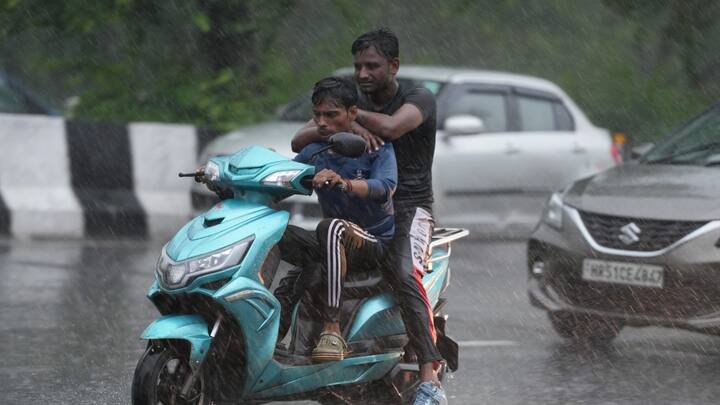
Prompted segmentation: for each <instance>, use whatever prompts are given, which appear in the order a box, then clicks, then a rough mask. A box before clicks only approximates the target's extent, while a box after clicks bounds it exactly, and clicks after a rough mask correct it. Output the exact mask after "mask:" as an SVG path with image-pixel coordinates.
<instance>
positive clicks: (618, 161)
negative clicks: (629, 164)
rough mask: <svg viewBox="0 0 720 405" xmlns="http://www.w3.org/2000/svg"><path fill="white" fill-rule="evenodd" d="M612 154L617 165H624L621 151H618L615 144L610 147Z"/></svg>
mask: <svg viewBox="0 0 720 405" xmlns="http://www.w3.org/2000/svg"><path fill="white" fill-rule="evenodd" d="M610 154H611V155H612V158H613V160H614V161H615V164H616V165H619V164H622V162H623V159H622V153H620V149H618V147H617V145H615V144H614V143H613V144H611V145H610Z"/></svg>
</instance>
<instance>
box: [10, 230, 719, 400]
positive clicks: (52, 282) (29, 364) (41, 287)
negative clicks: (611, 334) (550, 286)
mask: <svg viewBox="0 0 720 405" xmlns="http://www.w3.org/2000/svg"><path fill="white" fill-rule="evenodd" d="M160 247H161V245H160V244H159V243H157V242H113V241H102V242H92V241H48V242H17V241H12V242H11V241H5V242H2V241H0V280H1V281H0V343H1V344H0V359H1V360H0V387H2V390H0V403H2V404H127V403H129V401H130V384H131V381H132V373H133V370H134V368H135V364H136V361H137V359H138V358H139V357H140V354H141V353H142V349H143V342H142V341H140V340H139V338H138V336H139V335H140V333H141V332H142V330H143V329H144V327H145V326H146V325H147V324H148V323H149V322H150V321H151V320H152V319H154V317H155V315H156V314H155V311H154V308H153V307H152V306H151V304H150V302H149V301H148V300H147V299H146V298H145V292H146V289H147V287H148V286H149V285H150V282H151V277H152V269H153V267H154V264H155V261H156V255H157V253H158V252H159V249H160ZM453 255H454V262H453V280H452V286H451V289H450V294H449V297H451V299H450V304H449V307H448V309H449V312H450V314H451V318H450V322H449V326H448V327H449V332H450V334H451V335H453V336H454V337H455V338H456V339H457V340H459V341H460V343H461V358H460V362H461V363H460V366H461V370H460V371H459V372H458V373H456V374H455V375H453V376H452V377H451V378H450V379H449V381H448V382H447V383H446V387H447V390H448V394H449V396H450V401H451V403H452V404H714V403H717V402H718V399H717V398H718V397H720V384H717V382H718V381H720V338H715V337H709V336H704V335H700V334H696V333H691V332H685V331H673V330H667V329H658V328H645V329H634V328H629V329H625V330H624V331H623V333H622V334H621V335H620V337H619V338H618V339H617V340H616V341H615V342H614V343H613V344H612V345H611V346H609V347H607V348H604V349H589V348H584V347H579V346H573V345H571V344H568V343H565V342H564V341H563V340H562V339H560V338H559V337H557V336H556V335H555V333H554V332H553V331H552V329H551V328H550V326H549V323H548V322H547V321H546V320H545V316H544V314H543V313H542V312H540V311H538V310H535V309H533V308H532V307H530V305H529V304H528V303H527V298H526V294H525V269H524V268H523V263H524V260H525V255H524V244H522V243H519V242H501V241H484V242H466V243H460V244H458V245H457V246H456V248H455V249H453Z"/></svg>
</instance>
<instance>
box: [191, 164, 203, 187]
mask: <svg viewBox="0 0 720 405" xmlns="http://www.w3.org/2000/svg"><path fill="white" fill-rule="evenodd" d="M193 179H194V180H195V182H196V183H205V165H202V166H200V167H198V168H197V170H195V177H194V178H193Z"/></svg>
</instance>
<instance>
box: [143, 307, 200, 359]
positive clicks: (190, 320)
mask: <svg viewBox="0 0 720 405" xmlns="http://www.w3.org/2000/svg"><path fill="white" fill-rule="evenodd" d="M142 338H143V339H147V340H157V339H176V340H187V341H188V342H189V343H190V361H191V362H192V364H199V363H200V362H201V361H202V359H203V358H204V357H205V355H206V354H207V352H208V349H209V348H210V343H211V342H212V339H213V338H212V336H210V332H209V331H208V325H207V323H206V322H205V320H203V318H202V317H201V316H199V315H166V316H163V317H160V318H158V319H157V320H156V321H155V322H153V323H151V324H150V325H149V326H148V327H147V328H145V331H144V332H143V333H142Z"/></svg>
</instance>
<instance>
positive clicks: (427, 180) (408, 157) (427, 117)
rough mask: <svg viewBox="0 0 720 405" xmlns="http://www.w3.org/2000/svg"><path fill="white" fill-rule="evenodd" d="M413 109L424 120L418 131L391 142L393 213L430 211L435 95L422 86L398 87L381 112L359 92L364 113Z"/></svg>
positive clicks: (360, 105)
mask: <svg viewBox="0 0 720 405" xmlns="http://www.w3.org/2000/svg"><path fill="white" fill-rule="evenodd" d="M406 103H409V104H412V105H414V106H416V107H417V108H418V109H419V110H420V113H421V114H422V117H423V122H422V124H420V126H418V127H417V128H415V129H413V130H412V131H410V132H407V133H406V134H404V135H403V136H401V137H400V138H398V139H396V140H394V141H393V147H394V148H395V159H396V160H397V166H398V168H397V169H398V186H397V190H396V191H395V197H394V199H393V202H394V204H395V210H396V211H402V210H407V209H412V208H414V207H423V208H426V209H428V210H431V209H432V202H433V191H432V163H433V155H434V154H435V130H436V105H435V96H433V94H432V93H431V92H430V91H429V90H428V89H426V88H424V87H409V86H403V85H402V84H400V87H399V88H398V91H397V93H395V97H393V99H392V100H390V102H389V103H388V104H387V105H385V106H384V107H383V108H382V109H380V110H375V109H374V108H373V107H372V102H371V101H370V99H369V98H368V97H367V96H366V95H365V94H364V93H360V99H359V100H358V106H359V107H360V108H361V109H363V110H366V111H373V112H378V113H383V114H387V115H392V114H394V113H395V112H396V111H397V110H399V109H400V107H402V105H403V104H406Z"/></svg>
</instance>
